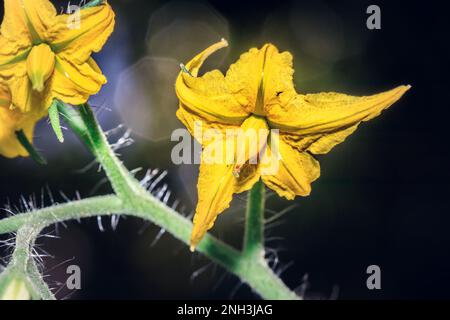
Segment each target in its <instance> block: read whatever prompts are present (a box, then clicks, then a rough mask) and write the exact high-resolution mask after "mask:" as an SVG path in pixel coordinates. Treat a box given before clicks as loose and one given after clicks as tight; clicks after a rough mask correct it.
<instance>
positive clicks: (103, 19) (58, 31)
mask: <svg viewBox="0 0 450 320" xmlns="http://www.w3.org/2000/svg"><path fill="white" fill-rule="evenodd" d="M4 2H5V15H4V18H3V22H2V24H1V27H0V84H1V85H2V86H3V87H4V88H6V91H7V92H8V95H9V97H10V101H9V107H8V108H9V109H10V111H9V112H8V108H4V107H3V106H2V109H1V111H0V117H1V118H0V119H1V122H0V154H2V155H4V156H8V157H15V156H19V155H20V156H25V155H27V153H26V152H25V151H24V150H23V149H22V148H21V147H20V146H18V145H17V144H16V142H13V140H14V139H15V133H14V130H21V129H24V131H28V133H27V136H28V137H29V138H32V131H33V130H32V128H31V127H33V126H34V123H35V122H36V121H38V120H39V119H40V118H42V117H43V116H45V114H46V113H47V109H48V107H49V106H50V105H51V103H52V101H53V99H55V98H56V99H59V100H61V101H63V102H66V103H69V104H73V105H79V104H83V103H85V102H86V101H87V100H88V98H89V96H91V95H93V94H96V93H98V92H99V90H100V88H101V87H102V85H103V84H105V83H106V78H105V76H104V75H103V74H102V72H101V70H100V68H99V67H98V65H97V64H96V63H95V61H94V60H93V59H92V58H91V54H92V52H98V51H100V50H101V48H102V47H103V45H104V44H105V42H106V40H107V39H108V37H109V36H110V34H111V33H112V31H113V29H114V12H113V11H112V9H111V7H110V5H109V4H108V3H106V1H105V2H104V3H103V4H101V5H99V6H95V7H89V8H82V9H81V10H80V11H79V15H77V14H73V15H68V14H59V15H58V14H57V12H56V9H55V7H54V6H53V5H52V3H51V2H50V1H49V0H5V1H4ZM77 19H79V20H77ZM6 119H15V120H10V121H5V120H6ZM17 119H26V120H23V121H22V120H20V121H19V120H17ZM30 122H34V123H30ZM8 146H9V147H8Z"/></svg>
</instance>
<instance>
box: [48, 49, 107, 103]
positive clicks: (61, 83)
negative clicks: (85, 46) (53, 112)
mask: <svg viewBox="0 0 450 320" xmlns="http://www.w3.org/2000/svg"><path fill="white" fill-rule="evenodd" d="M98 71H99V68H98V66H97V65H96V64H95V62H93V60H90V59H89V60H88V62H86V63H83V64H79V65H78V64H73V63H72V62H69V61H66V60H65V59H62V58H59V57H58V56H57V57H56V66H55V72H54V74H53V76H52V78H51V80H50V82H49V90H50V93H49V95H50V96H51V98H57V99H60V100H62V101H64V102H66V103H69V104H73V105H79V104H83V103H85V102H86V101H87V100H88V99H89V97H90V96H91V95H94V94H96V93H98V92H99V91H100V89H101V87H102V86H103V85H104V84H105V83H106V82H107V81H106V78H105V76H104V75H103V74H102V73H99V72H98Z"/></svg>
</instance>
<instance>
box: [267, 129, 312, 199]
mask: <svg viewBox="0 0 450 320" xmlns="http://www.w3.org/2000/svg"><path fill="white" fill-rule="evenodd" d="M274 164H275V166H274ZM267 166H271V168H270V170H268V169H267V168H265V167H267ZM261 167H262V168H261V174H262V180H263V182H264V183H265V184H266V185H267V186H268V187H269V188H271V189H272V190H274V191H275V192H277V193H278V195H279V196H280V197H285V198H286V199H288V200H292V199H294V198H295V196H307V195H309V194H310V192H311V183H312V182H313V181H315V180H316V179H317V178H319V176H320V165H319V163H318V161H317V160H316V159H314V158H313V157H312V156H311V155H310V154H308V153H306V152H298V150H296V149H294V148H292V147H291V146H290V145H289V144H287V143H286V142H285V141H284V140H283V139H281V138H280V137H279V135H278V134H277V133H276V132H274V131H272V132H271V137H270V140H269V144H268V146H267V148H266V151H265V154H264V156H263V158H262V160H261Z"/></svg>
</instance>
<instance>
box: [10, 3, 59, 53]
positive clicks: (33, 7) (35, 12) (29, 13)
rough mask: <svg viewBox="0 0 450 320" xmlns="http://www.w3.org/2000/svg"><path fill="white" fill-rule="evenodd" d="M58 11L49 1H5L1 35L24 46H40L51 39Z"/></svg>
mask: <svg viewBox="0 0 450 320" xmlns="http://www.w3.org/2000/svg"><path fill="white" fill-rule="evenodd" d="M55 17H56V10H55V7H54V6H53V5H52V3H51V2H50V1H48V0H5V17H4V19H3V22H2V26H1V33H2V35H4V36H5V37H7V38H9V39H10V40H12V41H18V42H20V43H22V44H24V45H25V44H28V45H30V44H40V43H42V42H45V41H46V40H47V39H48V38H49V34H48V30H49V28H50V27H51V26H52V25H53V24H54V23H55Z"/></svg>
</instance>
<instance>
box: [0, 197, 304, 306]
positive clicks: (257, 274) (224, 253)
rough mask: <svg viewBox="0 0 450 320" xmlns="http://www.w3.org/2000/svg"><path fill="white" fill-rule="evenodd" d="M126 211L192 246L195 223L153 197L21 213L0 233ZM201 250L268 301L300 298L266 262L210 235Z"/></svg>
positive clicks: (2, 226) (82, 202) (1, 223)
mask: <svg viewBox="0 0 450 320" xmlns="http://www.w3.org/2000/svg"><path fill="white" fill-rule="evenodd" d="M124 212H127V214H128V215H131V216H134V217H138V218H142V219H145V220H147V221H151V222H153V223H155V224H157V225H159V226H160V227H161V228H164V229H165V230H166V231H167V232H168V233H170V234H172V235H173V236H174V237H176V238H177V239H179V240H181V241H182V242H184V243H185V244H186V245H188V244H189V239H190V233H191V231H192V223H191V221H190V220H188V219H187V218H185V217H183V216H181V215H180V214H178V213H177V212H176V211H174V210H172V209H171V208H170V207H168V206H166V205H164V204H162V203H161V202H159V201H157V200H156V199H155V198H153V197H146V198H139V199H137V200H136V201H135V202H133V203H129V202H123V201H121V200H120V199H119V198H118V197H117V196H102V197H94V198H90V199H86V200H79V201H74V202H69V203H67V204H62V205H56V206H53V207H49V208H45V209H40V210H36V211H33V212H30V213H25V214H18V215H15V216H12V217H9V218H6V219H2V220H0V234H4V233H8V232H14V231H15V230H18V229H20V228H21V227H23V226H27V225H34V224H39V225H42V226H49V225H52V224H54V223H56V222H63V221H67V220H73V219H81V218H87V217H94V216H101V215H112V214H123V213H124ZM197 251H199V252H201V253H203V254H205V255H206V256H207V257H209V258H210V259H211V260H213V261H214V262H216V263H218V264H220V265H221V266H223V267H224V268H225V269H227V270H228V271H229V272H232V273H234V274H235V275H237V276H238V277H239V278H240V279H241V280H242V281H243V282H245V283H247V284H248V285H249V286H250V287H251V288H253V289H254V290H255V292H257V293H258V294H259V295H260V296H261V297H262V298H264V299H283V300H287V299H299V297H298V296H297V295H295V293H293V292H292V291H290V290H289V288H288V287H286V285H284V284H283V282H282V281H281V280H280V279H279V278H278V277H277V276H276V275H275V274H274V273H273V271H272V270H271V269H270V268H269V267H268V266H267V265H266V263H265V262H264V261H259V260H255V259H253V258H252V257H249V256H247V255H244V254H241V253H240V252H239V251H237V250H235V249H233V248H231V247H230V246H228V245H227V244H225V243H223V242H222V241H220V240H218V239H216V238H214V237H213V236H211V235H209V234H207V235H206V236H205V238H204V239H203V240H202V242H201V244H200V245H199V246H198V247H197Z"/></svg>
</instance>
